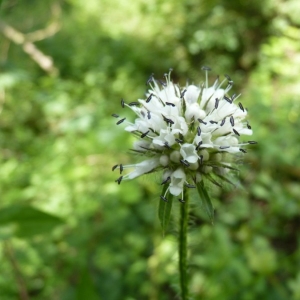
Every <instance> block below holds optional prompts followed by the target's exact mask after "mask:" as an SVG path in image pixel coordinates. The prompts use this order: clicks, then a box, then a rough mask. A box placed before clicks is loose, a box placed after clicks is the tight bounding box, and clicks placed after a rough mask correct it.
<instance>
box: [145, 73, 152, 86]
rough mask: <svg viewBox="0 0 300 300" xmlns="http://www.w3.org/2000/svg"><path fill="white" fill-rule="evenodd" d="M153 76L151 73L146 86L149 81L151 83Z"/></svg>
mask: <svg viewBox="0 0 300 300" xmlns="http://www.w3.org/2000/svg"><path fill="white" fill-rule="evenodd" d="M153 75H154V73H152V74H151V75H150V77H149V78H148V80H147V82H146V85H148V84H149V83H150V82H151V81H153V79H154V78H153Z"/></svg>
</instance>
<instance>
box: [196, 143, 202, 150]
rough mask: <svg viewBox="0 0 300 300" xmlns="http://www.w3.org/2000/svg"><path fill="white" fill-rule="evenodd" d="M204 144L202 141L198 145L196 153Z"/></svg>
mask: <svg viewBox="0 0 300 300" xmlns="http://www.w3.org/2000/svg"><path fill="white" fill-rule="evenodd" d="M202 143H203V142H202V141H201V142H199V143H198V145H197V147H196V151H198V150H199V148H200V146H201V145H202Z"/></svg>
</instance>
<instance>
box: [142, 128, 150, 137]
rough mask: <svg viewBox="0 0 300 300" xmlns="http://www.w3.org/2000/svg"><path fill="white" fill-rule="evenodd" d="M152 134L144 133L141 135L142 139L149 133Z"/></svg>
mask: <svg viewBox="0 0 300 300" xmlns="http://www.w3.org/2000/svg"><path fill="white" fill-rule="evenodd" d="M149 132H150V130H148V131H146V132H144V133H143V134H141V138H142V139H143V138H144V137H145V136H146V135H147V134H148V133H149Z"/></svg>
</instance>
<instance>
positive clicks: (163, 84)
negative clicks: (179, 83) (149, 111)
mask: <svg viewBox="0 0 300 300" xmlns="http://www.w3.org/2000/svg"><path fill="white" fill-rule="evenodd" d="M158 82H159V83H160V84H161V85H162V86H167V84H166V83H165V82H164V81H162V80H158Z"/></svg>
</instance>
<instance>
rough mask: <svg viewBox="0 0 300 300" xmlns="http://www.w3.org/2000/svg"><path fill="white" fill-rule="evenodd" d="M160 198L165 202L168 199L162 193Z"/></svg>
mask: <svg viewBox="0 0 300 300" xmlns="http://www.w3.org/2000/svg"><path fill="white" fill-rule="evenodd" d="M160 199H161V200H164V201H165V202H168V199H167V198H166V197H164V196H162V195H160Z"/></svg>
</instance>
